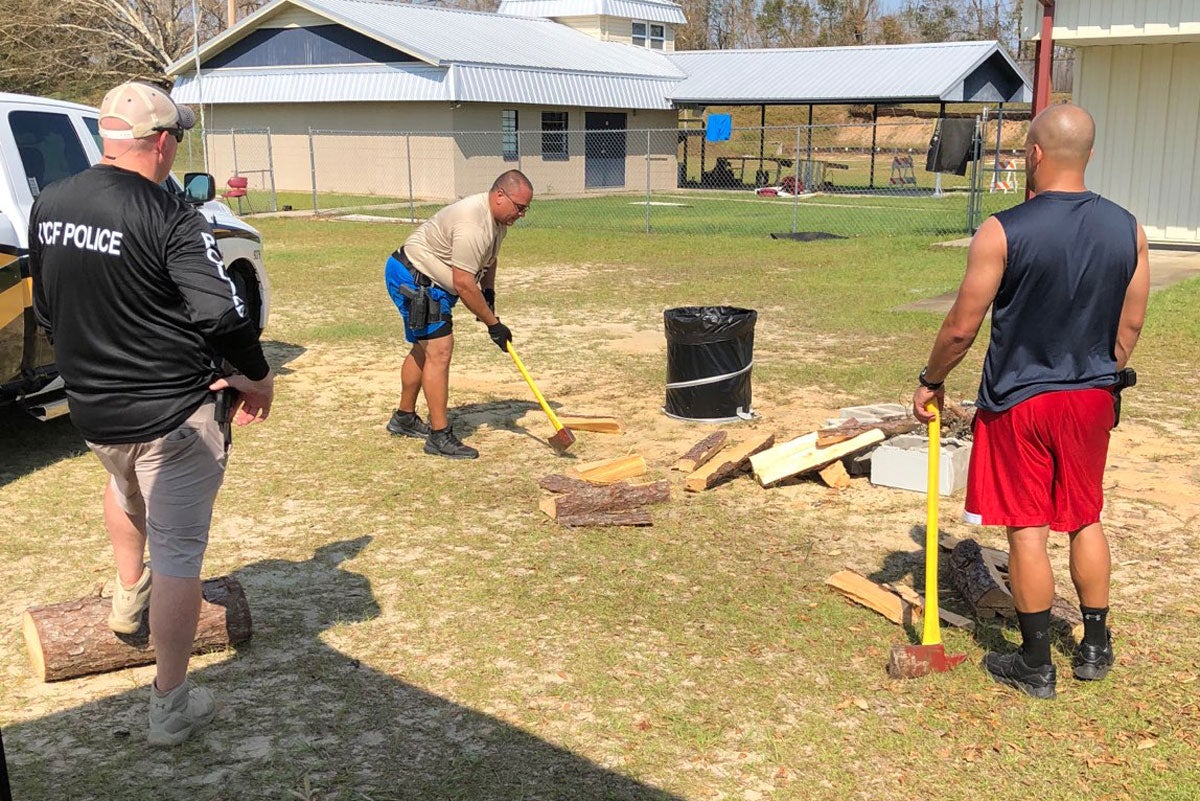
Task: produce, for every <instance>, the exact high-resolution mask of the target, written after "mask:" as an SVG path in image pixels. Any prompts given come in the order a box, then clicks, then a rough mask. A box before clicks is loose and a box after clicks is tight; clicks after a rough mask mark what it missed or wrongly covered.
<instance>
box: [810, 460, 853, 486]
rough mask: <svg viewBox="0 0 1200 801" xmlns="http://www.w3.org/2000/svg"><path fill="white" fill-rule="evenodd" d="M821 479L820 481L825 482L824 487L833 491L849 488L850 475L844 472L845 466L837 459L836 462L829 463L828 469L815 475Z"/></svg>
mask: <svg viewBox="0 0 1200 801" xmlns="http://www.w3.org/2000/svg"><path fill="white" fill-rule="evenodd" d="M817 475H818V476H820V477H821V481H823V482H825V486H827V487H832V488H833V489H845V488H846V487H848V486H850V474H849V473H847V472H846V466H845V465H844V464H842V462H841V460H840V459H839V460H838V461H836V462H832V463H830V465H829V466H828V467H825V468H823V469H822V470H820V471H819V472H818V473H817Z"/></svg>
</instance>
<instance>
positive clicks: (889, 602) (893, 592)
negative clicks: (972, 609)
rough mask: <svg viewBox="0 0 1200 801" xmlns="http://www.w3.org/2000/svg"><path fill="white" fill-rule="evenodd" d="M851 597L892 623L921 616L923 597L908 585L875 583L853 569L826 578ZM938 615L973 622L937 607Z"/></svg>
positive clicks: (963, 624)
mask: <svg viewBox="0 0 1200 801" xmlns="http://www.w3.org/2000/svg"><path fill="white" fill-rule="evenodd" d="M825 583H826V584H828V585H829V586H830V587H832V588H833V589H835V590H837V591H838V592H840V593H841V594H842V595H845V596H846V597H847V598H849V599H850V600H851V601H854V602H855V603H857V604H859V605H861V606H865V607H867V608H868V609H870V610H872V611H875V612H878V613H879V614H881V615H883V616H884V617H886V618H887V619H888V620H890V621H892V622H893V623H898V624H900V625H902V626H904V625H916V624H917V623H920V622H921V621H922V620H923V615H924V614H925V599H924V598H923V597H921V595H920V594H919V593H917V591H916V590H914V589H912V588H911V587H904V586H896V585H892V584H876V583H875V582H874V581H871V580H870V579H869V578H867V577H866V576H863V575H860V574H858V573H856V572H854V571H853V570H839V571H838V572H837V573H834V574H833V575H832V576H830V577H829V578H827V579H826V580H825ZM938 617H940V618H941V619H942V621H944V622H945V623H946V624H947V625H950V626H958V627H959V628H963V629H967V630H971V629H974V627H975V622H974V621H973V620H970V619H969V618H965V617H963V616H962V615H957V614H955V613H954V612H950V611H947V610H945V609H942V608H940V607H939V608H938Z"/></svg>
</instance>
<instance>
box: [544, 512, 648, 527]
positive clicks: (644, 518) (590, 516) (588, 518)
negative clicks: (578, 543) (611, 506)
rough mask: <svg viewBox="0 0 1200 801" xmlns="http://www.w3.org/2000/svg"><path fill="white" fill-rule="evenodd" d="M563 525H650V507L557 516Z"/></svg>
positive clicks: (557, 519)
mask: <svg viewBox="0 0 1200 801" xmlns="http://www.w3.org/2000/svg"><path fill="white" fill-rule="evenodd" d="M555 520H556V521H558V523H559V524H560V525H563V526H649V525H653V523H654V521H653V520H651V519H650V510H649V509H625V510H622V511H620V512H581V513H579V514H573V515H559V516H558V517H556V518H555Z"/></svg>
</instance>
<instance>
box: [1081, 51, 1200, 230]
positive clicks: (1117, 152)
mask: <svg viewBox="0 0 1200 801" xmlns="http://www.w3.org/2000/svg"><path fill="white" fill-rule="evenodd" d="M1076 57H1077V59H1078V63H1077V65H1076V72H1075V76H1076V77H1075V92H1074V97H1075V101H1076V102H1077V103H1079V105H1081V106H1083V107H1084V108H1086V109H1087V110H1088V111H1090V112H1091V113H1092V115H1093V116H1094V117H1095V118H1096V128H1097V134H1096V153H1095V156H1094V157H1093V159H1092V163H1091V165H1090V166H1089V168H1088V175H1087V180H1088V186H1089V188H1091V189H1093V190H1094V191H1096V192H1099V193H1100V194H1102V195H1104V196H1106V197H1109V198H1111V199H1112V200H1114V201H1116V202H1118V203H1120V204H1122V205H1123V206H1125V207H1126V208H1128V209H1129V210H1130V211H1131V212H1133V213H1134V214H1135V215H1136V216H1137V217H1138V220H1139V221H1140V222H1141V223H1142V225H1143V226H1144V227H1145V229H1146V235H1147V236H1148V237H1149V238H1150V239H1151V241H1158V242H1184V243H1200V157H1198V156H1197V150H1198V149H1200V82H1198V81H1197V80H1196V76H1197V75H1200V43H1188V44H1174V45H1153V46H1149V45H1115V46H1110V47H1086V48H1080V49H1079V51H1078V53H1077V55H1076Z"/></svg>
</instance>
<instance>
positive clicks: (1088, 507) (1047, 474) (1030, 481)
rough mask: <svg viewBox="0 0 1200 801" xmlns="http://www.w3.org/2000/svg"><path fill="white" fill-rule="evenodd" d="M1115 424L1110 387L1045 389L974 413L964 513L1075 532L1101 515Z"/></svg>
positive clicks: (981, 520) (989, 522)
mask: <svg viewBox="0 0 1200 801" xmlns="http://www.w3.org/2000/svg"><path fill="white" fill-rule="evenodd" d="M1112 426H1113V395H1112V392H1110V391H1109V390H1107V389H1103V388H1101V389H1080V390H1072V391H1065V392H1046V393H1044V394H1041V395H1035V396H1034V397H1032V398H1030V399H1029V400H1027V401H1022V402H1021V403H1018V404H1017V405H1016V406H1014V407H1012V408H1011V409H1008V410H1006V411H1003V412H988V411H984V410H982V409H980V410H979V412H978V414H976V415H975V425H974V429H973V431H974V435H975V442H974V445H973V446H972V448H971V467H970V471H969V473H968V475H967V501H966V510H965V511H964V513H963V519H965V520H966V521H967V522H968V523H975V524H982V525H985V526H1013V527H1016V528H1026V527H1031V526H1045V525H1049V526H1050V528H1051V529H1053V530H1055V531H1077V530H1079V529H1081V528H1083V527H1084V526H1087V525H1090V524H1092V523H1095V522H1097V521H1099V520H1100V510H1101V509H1103V508H1104V484H1103V480H1104V462H1105V460H1106V459H1107V457H1108V436H1109V431H1110V430H1111V429H1112Z"/></svg>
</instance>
